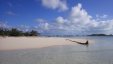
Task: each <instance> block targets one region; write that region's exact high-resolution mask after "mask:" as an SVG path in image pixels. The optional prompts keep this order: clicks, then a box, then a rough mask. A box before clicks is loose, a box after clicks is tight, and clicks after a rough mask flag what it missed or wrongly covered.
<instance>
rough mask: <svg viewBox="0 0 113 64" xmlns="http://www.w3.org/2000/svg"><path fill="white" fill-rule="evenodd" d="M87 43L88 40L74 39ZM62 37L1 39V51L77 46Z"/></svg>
mask: <svg viewBox="0 0 113 64" xmlns="http://www.w3.org/2000/svg"><path fill="white" fill-rule="evenodd" d="M73 40H75V41H80V42H86V39H73ZM76 44H77V43H74V42H70V41H66V38H60V37H5V38H3V37H0V50H16V49H29V48H42V47H48V46H53V45H76Z"/></svg>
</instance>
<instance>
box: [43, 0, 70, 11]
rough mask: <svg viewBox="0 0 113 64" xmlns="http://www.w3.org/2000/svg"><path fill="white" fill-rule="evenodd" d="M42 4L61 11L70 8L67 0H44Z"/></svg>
mask: <svg viewBox="0 0 113 64" xmlns="http://www.w3.org/2000/svg"><path fill="white" fill-rule="evenodd" d="M42 5H43V6H45V7H47V8H51V9H58V10H59V11H65V10H67V9H68V7H67V3H66V1H65V0H42Z"/></svg>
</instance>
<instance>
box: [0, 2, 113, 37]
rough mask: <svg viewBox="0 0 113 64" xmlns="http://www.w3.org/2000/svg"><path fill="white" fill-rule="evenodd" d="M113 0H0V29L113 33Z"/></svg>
mask: <svg viewBox="0 0 113 64" xmlns="http://www.w3.org/2000/svg"><path fill="white" fill-rule="evenodd" d="M112 3H113V0H0V27H7V28H11V27H16V28H19V29H21V30H24V31H28V30H32V29H33V30H37V31H39V32H40V33H42V34H67V35H72V34H74V35H75V34H81V35H84V34H92V33H104V34H113V7H112V6H113V4H112Z"/></svg>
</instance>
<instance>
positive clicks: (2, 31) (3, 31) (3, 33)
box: [0, 28, 40, 36]
mask: <svg viewBox="0 0 113 64" xmlns="http://www.w3.org/2000/svg"><path fill="white" fill-rule="evenodd" d="M38 35H40V34H39V33H38V32H37V31H35V30H32V31H29V32H23V31H20V30H18V29H17V28H12V29H10V30H9V29H7V28H0V36H38Z"/></svg>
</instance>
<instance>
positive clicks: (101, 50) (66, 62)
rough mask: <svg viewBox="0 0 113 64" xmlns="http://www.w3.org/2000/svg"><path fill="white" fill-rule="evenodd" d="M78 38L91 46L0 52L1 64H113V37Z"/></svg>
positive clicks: (64, 46)
mask: <svg viewBox="0 0 113 64" xmlns="http://www.w3.org/2000/svg"><path fill="white" fill-rule="evenodd" d="M77 38H78V39H80V38H81V39H87V40H89V43H90V44H89V46H84V45H80V44H78V45H63V46H50V47H45V48H40V49H26V50H12V51H0V64H113V37H75V39H77ZM72 39H74V38H72ZM90 40H94V43H91V42H90Z"/></svg>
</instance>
